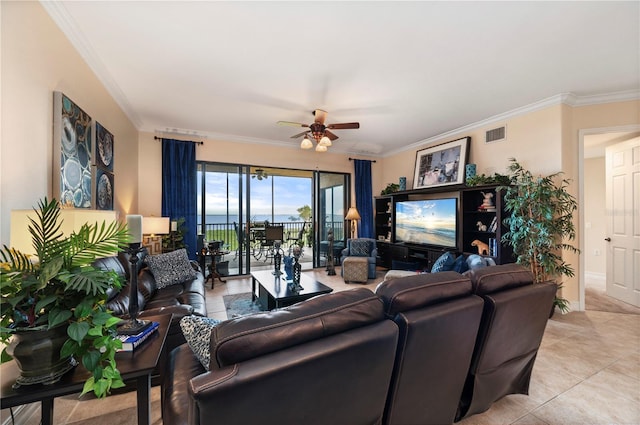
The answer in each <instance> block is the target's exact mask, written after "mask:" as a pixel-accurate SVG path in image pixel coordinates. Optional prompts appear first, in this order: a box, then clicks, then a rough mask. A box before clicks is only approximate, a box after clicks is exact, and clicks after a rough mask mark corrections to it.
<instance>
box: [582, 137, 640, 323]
mask: <svg viewBox="0 0 640 425" xmlns="http://www.w3.org/2000/svg"><path fill="white" fill-rule="evenodd" d="M638 131H640V125H638V124H634V125H622V126H614V127H599V128H585V129H581V130H578V226H579V227H578V228H579V229H580V233H579V235H580V237H579V245H578V248H579V249H580V252H585V250H584V249H585V247H584V245H585V237H584V235H585V221H584V220H585V219H584V202H583V200H584V191H585V188H584V139H585V137H586V136H591V135H596V134H606V133H623V132H629V133H633V132H638ZM578 258H579V260H580V261H579V263H580V264H579V269H578V271H579V273H578V311H584V310H585V256H584V255H579V256H578Z"/></svg>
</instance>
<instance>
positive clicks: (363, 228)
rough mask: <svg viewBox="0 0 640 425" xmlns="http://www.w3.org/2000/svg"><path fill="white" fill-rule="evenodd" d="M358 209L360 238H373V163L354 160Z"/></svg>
mask: <svg viewBox="0 0 640 425" xmlns="http://www.w3.org/2000/svg"><path fill="white" fill-rule="evenodd" d="M353 162H354V169H355V184H356V207H357V208H358V212H359V213H360V217H361V220H360V223H358V237H361V238H373V237H375V236H374V233H375V232H374V230H375V229H374V226H373V191H372V189H371V161H367V160H363V159H354V160H353Z"/></svg>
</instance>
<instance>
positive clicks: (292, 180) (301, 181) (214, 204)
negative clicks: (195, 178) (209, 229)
mask: <svg viewBox="0 0 640 425" xmlns="http://www.w3.org/2000/svg"><path fill="white" fill-rule="evenodd" d="M227 176H228V178H229V182H228V185H229V193H228V194H227ZM205 184H206V187H207V194H206V212H207V214H208V215H211V214H222V215H224V214H226V213H227V202H228V208H229V211H230V212H231V213H233V214H235V213H236V212H237V210H238V196H239V195H238V192H239V191H238V180H237V175H235V174H226V173H218V172H216V173H213V172H208V173H207V174H206V183H205ZM250 185H251V215H265V214H266V215H270V214H271V211H272V209H271V207H272V185H273V193H274V194H275V202H274V214H276V215H288V216H294V217H297V216H298V212H297V210H298V208H300V207H302V206H304V205H309V206H311V179H310V178H301V177H287V176H268V177H267V178H265V179H263V180H258V179H257V178H252V179H250ZM200 201H201V195H200V189H198V205H200Z"/></svg>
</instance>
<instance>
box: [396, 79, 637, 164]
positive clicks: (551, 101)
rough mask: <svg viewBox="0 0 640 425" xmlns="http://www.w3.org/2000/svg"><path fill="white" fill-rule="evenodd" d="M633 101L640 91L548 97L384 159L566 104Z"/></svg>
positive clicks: (447, 133)
mask: <svg viewBox="0 0 640 425" xmlns="http://www.w3.org/2000/svg"><path fill="white" fill-rule="evenodd" d="M633 100H640V90H626V91H619V92H614V93H608V94H601V95H590V96H578V95H575V94H573V93H561V94H558V95H555V96H551V97H548V98H546V99H542V100H539V101H537V102H534V103H530V104H528V105H525V106H521V107H519V108H515V109H512V110H510V111H507V112H503V113H501V114H498V115H493V116H491V117H489V118H486V119H483V120H480V121H476V122H474V123H471V124H467V125H465V126H462V127H458V128H455V129H453V130H450V131H447V132H445V133H441V134H438V135H436V136H433V137H429V138H428V139H423V140H420V141H417V142H415V143H412V144H410V145H406V146H403V147H402V148H398V149H395V150H392V151H388V152H386V153H385V154H384V157H387V156H391V155H395V154H398V153H401V152H405V151H408V150H414V149H418V148H424V147H428V146H429V145H430V144H434V145H435V144H438V143H442V140H443V139H448V138H451V137H456V136H458V135H459V134H460V133H464V132H466V131H471V130H476V129H478V128H481V127H486V126H489V125H491V124H493V123H495V122H500V121H506V120H508V119H511V118H514V117H517V116H520V115H525V114H530V113H532V112H535V111H539V110H541V109H545V108H549V107H551V106H555V105H560V104H564V105H568V106H571V107H579V106H589V105H597V104H602V103H615V102H626V101H633Z"/></svg>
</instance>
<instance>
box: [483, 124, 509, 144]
mask: <svg viewBox="0 0 640 425" xmlns="http://www.w3.org/2000/svg"><path fill="white" fill-rule="evenodd" d="M506 138H507V127H506V126H502V127H498V128H494V129H492V130H487V132H486V134H485V143H491V142H499V141H501V140H504V139H506Z"/></svg>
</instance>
